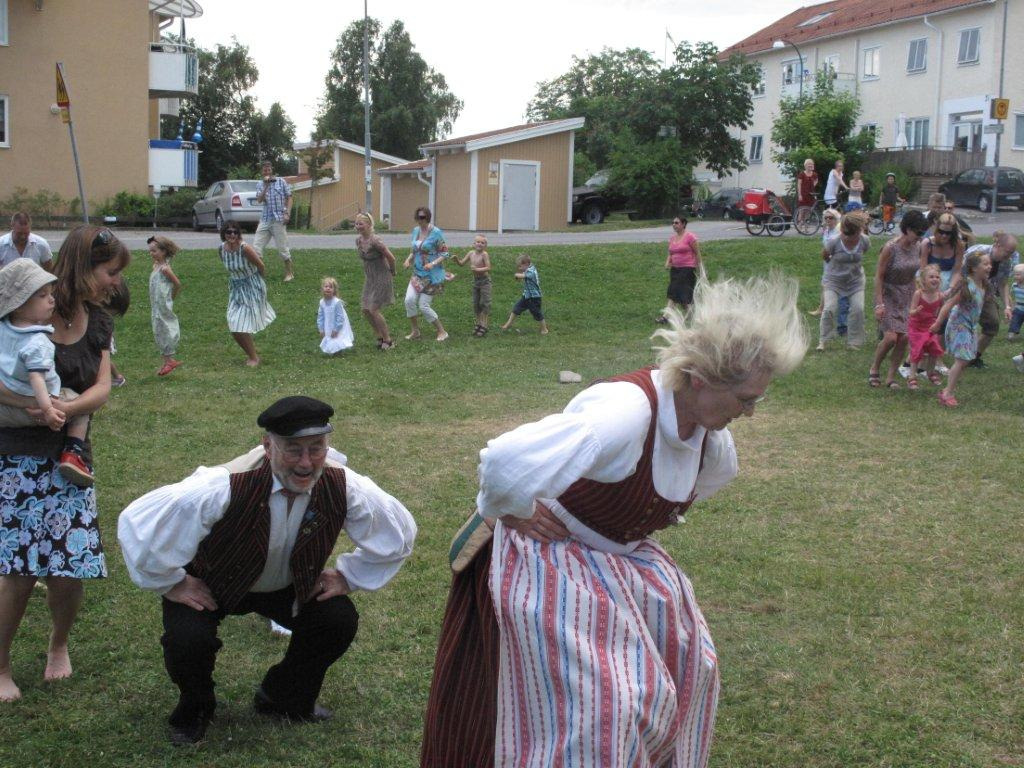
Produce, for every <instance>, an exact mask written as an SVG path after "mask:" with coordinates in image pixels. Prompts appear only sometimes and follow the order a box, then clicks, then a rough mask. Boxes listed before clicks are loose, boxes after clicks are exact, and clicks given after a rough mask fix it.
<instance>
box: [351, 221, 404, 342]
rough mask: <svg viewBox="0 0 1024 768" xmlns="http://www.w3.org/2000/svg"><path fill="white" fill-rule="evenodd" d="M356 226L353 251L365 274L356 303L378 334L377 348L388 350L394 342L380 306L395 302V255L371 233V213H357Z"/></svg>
mask: <svg viewBox="0 0 1024 768" xmlns="http://www.w3.org/2000/svg"><path fill="white" fill-rule="evenodd" d="M355 228H356V232H358V233H359V235H358V237H356V251H358V253H359V259H360V260H361V261H362V262H363V274H364V275H365V278H366V279H365V281H364V282H363V295H362V298H361V299H360V302H359V306H360V308H361V309H362V310H363V316H364V317H365V318H366V320H367V322H368V323H369V324H370V327H372V328H373V331H374V333H375V334H376V336H377V349H381V350H388V349H391V348H392V347H393V346H395V342H394V341H392V339H391V331H390V330H389V329H388V322H387V320H385V319H384V315H383V314H382V313H381V309H382V308H383V307H387V306H389V305H391V304H393V303H394V302H395V257H394V255H393V254H392V253H391V251H390V250H388V247H387V246H386V245H384V241H383V240H381V239H380V238H379V237H377V235H376V234H375V233H374V231H373V217H372V216H370V214H368V213H357V214H356V218H355Z"/></svg>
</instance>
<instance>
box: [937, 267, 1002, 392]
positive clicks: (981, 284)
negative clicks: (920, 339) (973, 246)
mask: <svg viewBox="0 0 1024 768" xmlns="http://www.w3.org/2000/svg"><path fill="white" fill-rule="evenodd" d="M991 267H992V262H991V260H990V259H989V257H988V253H986V252H984V251H975V252H974V253H971V254H969V255H968V256H967V259H966V264H965V269H966V271H967V279H966V280H961V281H960V284H959V285H958V286H957V287H956V290H955V291H954V292H953V295H952V296H950V297H949V298H948V299H946V303H945V304H943V305H942V311H941V312H939V316H938V318H937V319H936V320H935V322H934V323H932V328H931V331H932V333H938V332H939V329H940V328H942V323H943V322H944V321H945V320H946V318H947V317H948V318H949V322H948V323H946V349H948V350H949V352H950V353H951V354H952V355H953V358H954V360H955V362H954V363H953V367H952V368H950V369H949V379H947V381H946V387H945V389H942V390H941V391H940V392H939V402H940V403H942V404H943V405H944V406H946V407H947V408H956V407H957V405H959V403H958V402H957V400H956V398H955V397H954V396H953V393H954V392H955V391H956V385H957V382H958V381H959V379H960V376H961V374H962V373H963V371H964V368H966V367H967V366H968V364H969V363H970V362H971V361H972V360H974V358H975V357H976V356H977V354H978V319H979V318H980V317H981V304H982V300H983V299H984V297H985V288H986V285H987V283H988V273H989V270H990V269H991Z"/></svg>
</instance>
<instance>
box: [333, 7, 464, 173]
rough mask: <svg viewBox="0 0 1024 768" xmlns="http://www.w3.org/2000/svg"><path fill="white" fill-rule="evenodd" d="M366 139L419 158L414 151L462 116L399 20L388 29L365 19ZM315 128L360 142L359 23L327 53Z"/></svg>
mask: <svg viewBox="0 0 1024 768" xmlns="http://www.w3.org/2000/svg"><path fill="white" fill-rule="evenodd" d="M369 37H370V48H369V59H370V102H371V109H370V134H371V145H372V147H373V149H376V150H379V151H381V152H386V153H388V154H391V155H397V156H399V157H407V158H413V157H418V156H419V146H420V145H421V144H425V143H427V142H430V141H434V140H437V139H440V138H444V137H445V136H447V135H448V134H449V133H451V130H452V125H453V124H454V123H455V120H456V118H458V116H459V113H460V112H461V111H462V101H461V100H459V99H458V98H456V97H455V95H454V94H452V93H451V92H450V91H449V90H448V84H447V82H446V81H445V79H444V76H443V75H441V74H440V73H438V72H436V71H435V70H434V69H432V68H431V67H430V66H429V65H428V64H427V63H426V62H425V61H424V60H423V57H422V56H420V55H419V53H417V52H416V49H415V46H414V45H413V43H412V40H411V39H410V38H409V33H408V32H406V30H405V26H404V25H403V24H402V22H400V21H395V22H394V23H393V24H392V25H391V26H390V27H388V29H387V30H385V31H383V32H382V30H381V25H380V22H379V21H377V20H376V19H369ZM316 124H317V129H318V130H319V131H321V132H323V133H324V134H326V135H332V136H337V137H339V138H341V139H343V140H345V141H351V142H353V143H355V144H362V143H363V136H364V116H363V20H362V19H359V20H358V21H354V22H352V23H351V24H350V25H349V26H348V27H347V28H346V29H345V31H344V32H342V33H341V35H340V36H339V37H338V42H337V45H336V46H335V48H334V51H333V52H332V53H331V68H330V70H329V71H328V73H327V78H326V90H325V93H324V98H323V101H322V102H321V104H320V112H319V114H318V115H317V121H316Z"/></svg>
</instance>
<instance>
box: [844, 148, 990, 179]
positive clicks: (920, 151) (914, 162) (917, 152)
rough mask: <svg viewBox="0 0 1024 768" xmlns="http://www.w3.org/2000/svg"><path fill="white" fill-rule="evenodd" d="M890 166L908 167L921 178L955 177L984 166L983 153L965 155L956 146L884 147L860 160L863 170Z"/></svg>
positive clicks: (980, 151) (966, 153)
mask: <svg viewBox="0 0 1024 768" xmlns="http://www.w3.org/2000/svg"><path fill="white" fill-rule="evenodd" d="M892 165H905V166H908V167H910V168H912V169H913V170H914V173H918V174H921V175H923V176H955V175H956V174H958V173H960V172H961V171H966V170H968V169H969V168H978V167H980V166H983V165H985V153H984V151H982V150H981V149H977V150H975V151H973V152H966V151H964V150H962V149H957V148H956V147H916V148H908V147H884V148H881V149H876V150H875V151H874V152H872V153H871V154H870V155H868V157H867V159H866V160H865V161H864V169H865V170H871V169H873V168H880V167H883V166H886V167H889V166H892Z"/></svg>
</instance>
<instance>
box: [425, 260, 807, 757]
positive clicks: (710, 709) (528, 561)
mask: <svg viewBox="0 0 1024 768" xmlns="http://www.w3.org/2000/svg"><path fill="white" fill-rule="evenodd" d="M797 290H798V288H797V286H796V284H795V282H793V281H788V280H784V279H783V278H781V277H772V278H769V279H767V280H763V279H759V280H751V281H747V282H742V283H741V282H734V281H725V282H721V283H716V284H709V283H707V282H706V281H703V280H702V281H699V282H698V284H697V289H696V297H695V301H694V303H693V305H692V307H691V309H690V311H689V313H688V314H687V315H686V316H684V315H683V314H681V313H680V312H678V311H677V310H674V309H672V310H669V312H668V318H669V322H670V325H669V327H668V328H666V329H664V330H661V331H659V332H658V335H659V336H660V337H661V338H662V339H663V340H664V342H665V346H664V347H663V348H662V349H661V351H660V352H659V355H658V358H659V363H660V368H658V369H653V370H652V369H650V368H647V369H642V370H639V371H634V372H633V373H629V374H625V375H623V376H618V377H615V378H613V379H611V380H607V381H605V382H602V383H598V384H595V385H594V386H592V387H589V388H587V389H585V390H584V391H583V392H581V393H580V394H579V395H577V396H576V397H575V398H574V399H573V400H572V401H571V402H570V403H569V405H568V407H567V408H566V409H565V410H564V411H563V412H562V413H558V414H555V415H552V416H548V417H547V418H545V419H542V420H540V421H538V422H534V423H531V424H525V425H523V426H521V427H519V428H517V429H514V430H512V431H511V432H507V433H505V434H504V435H501V436H500V437H497V438H495V439H494V440H491V441H490V442H489V443H488V444H487V447H486V448H485V449H484V450H483V451H482V452H481V455H480V458H481V461H480V470H479V476H480V490H479V494H478V495H477V509H478V511H479V512H478V516H475V517H474V518H472V519H471V520H470V522H469V523H467V525H466V526H464V528H463V531H462V532H460V536H458V537H457V538H456V545H457V546H462V545H463V543H464V542H465V546H464V547H462V548H463V549H465V548H470V549H475V552H474V553H473V554H472V555H468V556H466V557H464V556H463V555H464V552H463V551H461V550H460V551H457V552H456V551H453V555H454V557H453V564H454V565H453V567H457V568H459V569H460V572H459V573H458V574H457V575H456V577H455V579H454V581H453V583H452V588H451V592H450V594H449V600H448V607H447V610H446V615H445V619H444V623H443V626H442V630H441V638H440V641H439V646H438V653H437V660H436V665H435V669H434V679H433V683H432V686H431V693H430V699H429V701H428V705H427V714H426V729H425V734H424V739H423V749H422V753H421V760H420V766H421V768H442V767H443V768H489V767H490V766H499V767H502V768H503V767H505V766H513V765H516V766H518V765H530V766H534V765H553V764H561V765H566V766H583V765H601V766H605V767H606V768H614V767H621V768H625V766H636V765H672V766H676V768H686V767H693V766H703V765H705V764H706V762H707V758H708V749H709V745H710V738H711V732H712V728H713V724H714V719H715V710H716V707H717V697H718V669H717V659H716V656H715V650H714V645H713V643H712V642H711V637H710V633H709V631H708V628H707V624H706V622H705V621H704V617H703V615H702V614H701V612H700V608H699V607H698V606H697V602H696V599H695V598H694V594H693V588H692V586H691V585H690V582H689V580H688V579H687V578H686V576H685V575H684V574H683V572H682V571H681V570H680V569H679V567H678V566H677V565H676V564H675V563H674V562H673V560H672V558H671V557H670V556H669V555H668V554H667V553H666V552H665V550H664V549H662V548H661V546H660V545H659V544H658V543H657V542H656V541H655V540H654V539H652V538H650V534H651V533H652V532H653V531H654V530H656V529H659V528H664V527H666V526H668V525H671V524H674V523H675V522H678V519H679V517H680V516H681V515H682V513H684V512H685V511H686V509H687V507H689V506H690V504H691V503H693V502H694V501H696V500H700V499H703V498H706V497H708V496H710V495H711V494H713V493H714V492H715V491H717V490H718V489H719V488H721V487H722V486H724V485H726V484H727V483H728V482H729V481H730V480H732V478H733V477H734V476H735V475H736V472H737V464H736V450H735V447H734V445H733V440H732V436H731V434H730V433H729V431H728V429H726V427H727V426H728V425H729V423H730V422H731V421H732V420H733V419H736V418H739V417H740V416H744V415H745V416H750V415H752V414H753V412H754V408H755V407H756V405H757V403H758V402H759V401H760V400H761V399H762V397H763V396H764V392H765V390H766V389H767V387H768V384H769V383H770V381H771V380H772V379H773V378H774V377H775V376H776V375H781V374H785V373H788V372H789V371H791V370H793V369H794V368H795V367H796V366H797V365H798V364H799V363H800V361H801V360H802V359H803V356H804V352H805V350H806V348H807V337H806V331H805V329H804V327H803V324H802V323H801V321H800V318H799V314H798V311H797V308H796V298H797ZM490 528H493V539H492V540H489V539H490V536H489V534H490V530H489V529H490ZM453 549H454V548H453Z"/></svg>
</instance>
